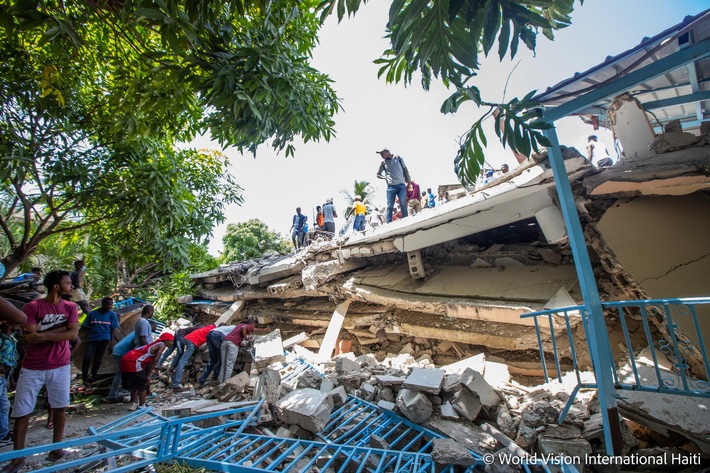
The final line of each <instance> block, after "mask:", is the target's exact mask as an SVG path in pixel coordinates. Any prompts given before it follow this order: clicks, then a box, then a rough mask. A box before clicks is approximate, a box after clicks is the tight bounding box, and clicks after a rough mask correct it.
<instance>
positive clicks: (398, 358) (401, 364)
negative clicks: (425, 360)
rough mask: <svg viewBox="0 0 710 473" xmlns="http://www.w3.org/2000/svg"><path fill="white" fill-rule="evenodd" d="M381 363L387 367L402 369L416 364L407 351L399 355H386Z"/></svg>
mask: <svg viewBox="0 0 710 473" xmlns="http://www.w3.org/2000/svg"><path fill="white" fill-rule="evenodd" d="M381 364H382V365H383V366H385V367H387V368H394V369H397V370H404V369H406V368H408V367H410V366H412V365H414V364H416V361H415V360H414V358H413V357H412V355H410V354H409V353H402V354H400V355H387V357H386V358H385V359H384V360H382V363H381Z"/></svg>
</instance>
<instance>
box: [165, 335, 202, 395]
mask: <svg viewBox="0 0 710 473" xmlns="http://www.w3.org/2000/svg"><path fill="white" fill-rule="evenodd" d="M183 344H184V347H185V351H183V353H182V356H181V357H180V360H179V361H178V364H177V366H176V367H175V375H174V376H173V382H172V384H171V385H170V387H172V388H177V387H179V386H180V381H182V372H183V370H184V369H185V365H186V364H187V362H188V361H189V360H190V358H191V357H192V354H193V353H195V350H196V349H197V347H196V346H195V344H194V343H192V342H191V341H190V340H183Z"/></svg>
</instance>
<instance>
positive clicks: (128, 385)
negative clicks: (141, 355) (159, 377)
mask: <svg viewBox="0 0 710 473" xmlns="http://www.w3.org/2000/svg"><path fill="white" fill-rule="evenodd" d="M121 379H122V380H123V387H124V389H127V390H129V391H138V392H141V391H147V390H148V376H147V375H146V372H145V371H137V372H129V373H121Z"/></svg>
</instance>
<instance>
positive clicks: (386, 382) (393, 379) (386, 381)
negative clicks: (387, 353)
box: [375, 375, 407, 386]
mask: <svg viewBox="0 0 710 473" xmlns="http://www.w3.org/2000/svg"><path fill="white" fill-rule="evenodd" d="M406 379H407V378H403V377H401V376H387V375H377V376H375V380H376V381H377V384H381V385H382V386H401V385H402V384H403V383H404V381H405V380H406Z"/></svg>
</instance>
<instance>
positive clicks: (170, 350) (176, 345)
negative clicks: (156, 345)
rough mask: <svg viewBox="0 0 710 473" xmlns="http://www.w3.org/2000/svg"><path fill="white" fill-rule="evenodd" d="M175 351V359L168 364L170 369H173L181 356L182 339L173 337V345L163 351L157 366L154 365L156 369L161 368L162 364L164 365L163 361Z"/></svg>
mask: <svg viewBox="0 0 710 473" xmlns="http://www.w3.org/2000/svg"><path fill="white" fill-rule="evenodd" d="M175 350H177V354H176V355H175V358H173V361H172V362H171V363H170V367H171V368H172V369H175V367H176V366H177V362H178V361H179V360H180V357H181V356H182V352H183V349H182V337H175V340H174V341H173V344H172V345H170V348H168V349H167V350H165V351H164V352H163V354H162V355H161V356H160V359H159V360H158V364H157V365H155V367H156V368H160V367H161V366H163V363H165V360H167V359H168V357H169V356H170V355H172V354H173V352H174V351H175Z"/></svg>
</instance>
